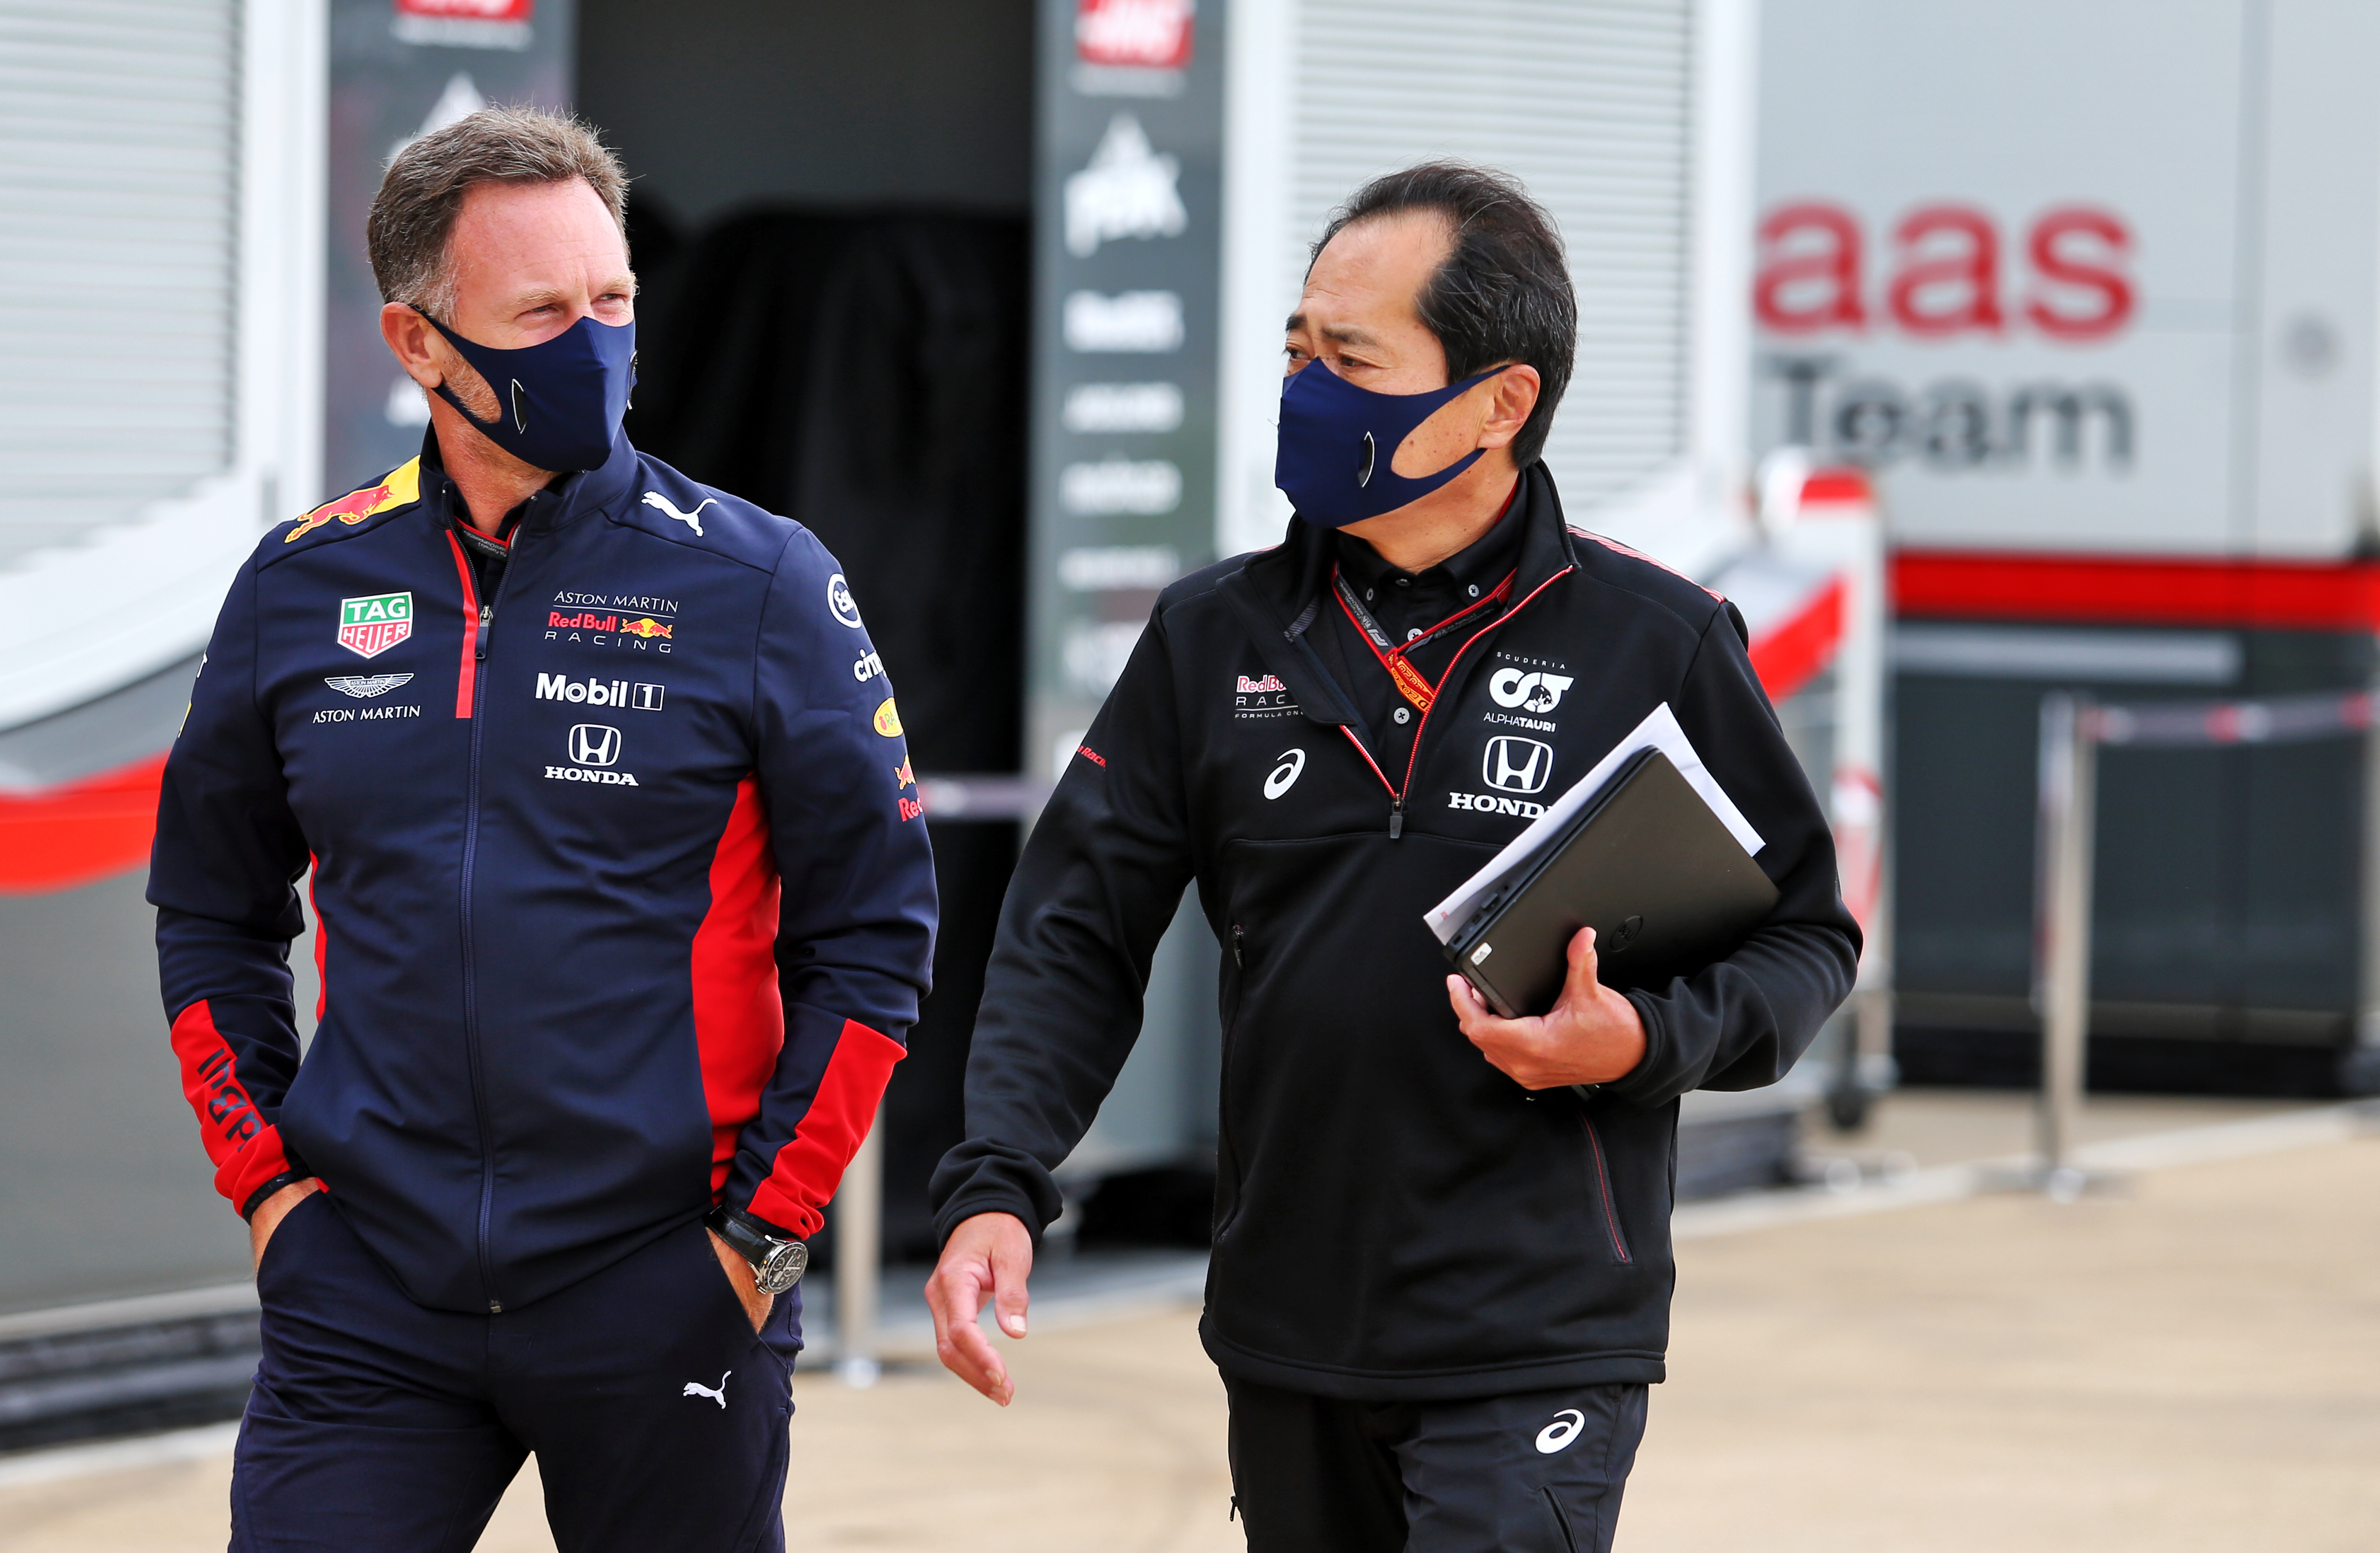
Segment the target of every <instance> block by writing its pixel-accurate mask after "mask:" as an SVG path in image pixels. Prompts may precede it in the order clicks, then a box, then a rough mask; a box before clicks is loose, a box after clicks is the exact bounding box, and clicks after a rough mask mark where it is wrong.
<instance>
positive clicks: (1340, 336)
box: [1281, 313, 1380, 346]
mask: <svg viewBox="0 0 2380 1553" xmlns="http://www.w3.org/2000/svg"><path fill="white" fill-rule="evenodd" d="M1281 328H1282V329H1283V330H1284V331H1285V332H1287V333H1289V334H1296V333H1297V332H1298V331H1299V330H1301V329H1304V328H1305V314H1304V313H1292V314H1290V315H1289V322H1286V323H1284V324H1282V325H1281ZM1322 337H1323V338H1324V339H1326V340H1333V341H1336V342H1337V343H1338V344H1340V345H1342V346H1373V345H1378V344H1379V343H1380V342H1379V340H1378V338H1377V337H1375V336H1374V335H1372V334H1366V332H1365V331H1363V330H1361V329H1353V328H1350V327H1348V326H1347V325H1346V324H1343V323H1338V324H1330V325H1326V326H1325V327H1324V328H1323V330H1322Z"/></svg>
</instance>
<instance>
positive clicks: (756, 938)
mask: <svg viewBox="0 0 2380 1553" xmlns="http://www.w3.org/2000/svg"><path fill="white" fill-rule="evenodd" d="M777 889H778V886H777V863H776V858H775V856H774V855H772V854H771V852H770V850H769V816H768V812H767V810H765V809H764V808H763V807H761V804H760V785H759V782H758V781H757V780H756V779H754V778H752V777H749V776H747V777H746V778H745V779H744V780H743V781H742V782H740V783H736V786H735V807H734V808H733V809H731V810H729V811H728V815H727V825H726V828H725V829H724V830H723V831H721V832H720V836H719V845H718V847H717V849H716V850H715V851H713V852H712V853H711V855H710V910H709V911H706V912H704V913H703V915H702V926H700V927H699V928H696V929H695V932H694V952H693V956H692V966H693V977H694V1039H695V1045H696V1047H697V1049H698V1050H699V1052H700V1053H701V1059H702V1098H703V1102H704V1103H705V1104H706V1105H707V1106H708V1107H709V1108H710V1190H711V1191H712V1192H713V1193H716V1192H718V1191H719V1190H720V1188H722V1187H723V1186H725V1185H726V1184H727V1171H728V1167H729V1166H730V1165H732V1164H733V1163H735V1140H736V1137H737V1135H738V1134H741V1133H742V1132H743V1130H744V1128H745V1125H746V1124H747V1122H750V1121H751V1120H752V1119H753V1118H754V1117H755V1116H758V1115H759V1113H760V1092H761V1091H762V1090H763V1089H765V1088H767V1087H768V1084H769V1076H770V1074H773V1073H775V1072H776V1071H777V1054H778V1053H779V1052H780V1051H782V1050H783V1049H784V1045H785V1003H784V999H783V995H782V994H781V993H780V992H779V990H778V988H777Z"/></svg>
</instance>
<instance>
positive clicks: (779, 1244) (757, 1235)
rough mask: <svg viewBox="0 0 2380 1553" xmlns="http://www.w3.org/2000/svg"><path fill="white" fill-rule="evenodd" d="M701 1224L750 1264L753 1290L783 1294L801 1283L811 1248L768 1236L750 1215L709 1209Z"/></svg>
mask: <svg viewBox="0 0 2380 1553" xmlns="http://www.w3.org/2000/svg"><path fill="white" fill-rule="evenodd" d="M702 1221H703V1222H704V1223H705V1224H707V1225H709V1226H710V1232H711V1233H713V1234H715V1235H717V1236H718V1237H719V1238H720V1239H721V1240H723V1241H725V1242H726V1243H727V1247H728V1249H729V1250H731V1251H733V1252H735V1254H736V1255H737V1256H741V1257H743V1258H744V1259H745V1260H746V1261H747V1262H749V1263H751V1264H752V1283H753V1286H754V1287H755V1288H757V1289H759V1291H760V1292H762V1293H763V1294H782V1293H783V1292H785V1291H786V1290H788V1289H790V1288H792V1287H793V1286H794V1285H795V1284H796V1283H799V1282H800V1281H801V1280H802V1274H803V1272H805V1271H806V1270H807V1268H808V1267H809V1265H810V1248H809V1247H808V1246H807V1245H804V1244H802V1243H801V1242H800V1241H797V1240H785V1239H783V1238H781V1237H779V1236H777V1235H773V1234H771V1233H770V1232H769V1231H767V1230H764V1229H762V1228H761V1227H760V1224H759V1220H758V1219H753V1218H752V1217H751V1216H750V1215H749V1214H744V1213H737V1212H735V1211H734V1210H732V1209H729V1208H725V1207H715V1208H712V1209H711V1210H710V1212H709V1213H707V1214H705V1215H703V1219H702Z"/></svg>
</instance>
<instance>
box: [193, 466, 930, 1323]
mask: <svg viewBox="0 0 2380 1553" xmlns="http://www.w3.org/2000/svg"><path fill="white" fill-rule="evenodd" d="M460 511H461V503H460V501H459V499H458V498H456V497H455V494H454V492H453V489H452V487H451V486H450V485H449V484H448V483H447V481H446V479H445V478H444V476H443V474H442V473H441V472H440V470H439V468H438V467H437V466H436V463H435V461H434V447H433V448H432V450H431V455H430V456H428V457H426V458H424V459H417V460H415V461H414V462H412V463H410V464H407V465H406V466H405V467H402V468H399V469H397V470H395V471H394V472H393V473H391V474H390V475H389V476H388V477H387V478H386V479H384V480H383V481H382V482H381V483H380V484H379V485H377V486H375V487H371V488H368V489H366V490H364V491H358V492H356V493H354V494H353V495H350V496H346V497H343V498H341V499H340V500H338V501H335V502H332V503H330V504H326V505H325V506H322V507H321V508H318V509H316V510H315V511H314V512H312V513H310V514H308V515H307V516H305V517H303V518H300V519H298V520H297V522H296V523H295V524H293V525H291V526H290V527H288V528H276V529H275V530H274V531H273V532H271V533H269V534H268V535H267V536H266V537H265V538H264V540H262V541H261V543H260V544H259V545H258V547H257V550H256V553H255V555H254V556H253V557H252V558H251V559H250V560H249V563H248V564H246V565H245V566H243V567H242V568H241V570H240V572H239V575H238V576H237V579H236V580H235V581H234V582H233V584H232V588H231V592H230V595H229V597H228V598H227V599H226V600H225V603H224V608H223V613H222V616H221V617H220V619H219V620H218V621H217V623H216V625H215V632H214V637H213V640H212V642H211V643H210V644H209V647H208V649H207V658H206V662H205V666H204V668H202V669H201V670H200V674H199V678H198V683H197V686H196V687H195V688H194V690H193V692H192V696H191V701H190V710H189V713H188V719H187V721H186V722H185V723H184V725H183V728H182V731H181V734H180V735H179V736H178V737H177V738H176V741H175V744H174V749H173V753H172V756H171V758H169V759H168V760H167V762H166V766H165V778H164V794H163V795H162V798H161V801H160V803H159V806H158V817H157V842H156V850H155V854H154V857H153V859H152V867H151V873H150V885H149V899H150V901H151V902H152V904H155V905H156V907H157V908H158V909H157V944H158V959H159V965H160V969H161V973H162V979H163V983H164V1000H165V1012H166V1016H167V1018H168V1019H169V1020H170V1021H171V1023H172V1026H173V1046H174V1050H175V1052H176V1056H177V1057H178V1058H179V1059H180V1062H181V1071H182V1081H183V1085H184V1087H185V1089H186V1091H187V1093H188V1096H189V1098H190V1102H191V1104H192V1105H193V1106H194V1107H195V1108H196V1110H197V1111H198V1116H199V1123H200V1129H201V1131H202V1132H203V1134H204V1136H205V1141H206V1147H207V1151H208V1154H209V1155H210V1157H211V1158H212V1159H213V1161H214V1164H215V1183H216V1185H217V1187H218V1188H219V1189H220V1190H221V1191H222V1192H223V1193H224V1195H225V1196H226V1197H228V1198H230V1199H231V1201H232V1203H233V1204H234V1206H235V1207H240V1208H241V1209H242V1210H243V1211H246V1210H247V1209H248V1208H249V1207H251V1206H252V1204H251V1201H250V1199H251V1198H253V1197H254V1196H255V1195H257V1194H258V1192H259V1190H260V1189H261V1187H263V1186H265V1185H266V1184H268V1183H272V1182H273V1181H274V1180H275V1179H276V1178H279V1177H282V1176H285V1175H286V1174H288V1173H289V1172H292V1171H299V1172H308V1173H311V1174H314V1175H318V1176H320V1177H321V1178H322V1181H323V1183H325V1184H326V1185H327V1186H328V1187H329V1188H330V1190H331V1191H332V1193H333V1194H334V1197H335V1200H336V1201H337V1203H338V1205H339V1207H340V1208H341V1209H342V1211H343V1213H344V1215H345V1217H346V1219H347V1220H348V1221H349V1222H350V1223H351V1224H353V1225H354V1227H355V1229H356V1231H358V1234H360V1235H361V1236H362V1237H363V1239H364V1240H365V1242H366V1243H367V1244H369V1245H370V1247H371V1248H372V1250H373V1251H375V1252H376V1253H378V1254H379V1256H380V1257H381V1259H382V1260H383V1261H384V1262H385V1263H386V1264H387V1265H388V1266H389V1268H391V1270H392V1271H393V1272H394V1273H395V1275H396V1277H397V1278H398V1280H400V1281H401V1282H402V1283H403V1284H404V1286H405V1288H406V1291H407V1292H408V1293H409V1294H411V1295H412V1297H413V1298H414V1299H415V1300H417V1301H419V1303H421V1304H426V1305H430V1306H432V1307H435V1308H438V1309H443V1310H454V1311H479V1312H494V1311H501V1310H504V1309H505V1308H507V1307H509V1306H515V1305H520V1304H527V1303H528V1302H529V1301H532V1300H535V1299H538V1298H539V1297H540V1296H542V1295H545V1294H548V1293H551V1292H553V1291H554V1290H556V1289H559V1288H562V1287H564V1286H565V1285H567V1284H569V1283H571V1282H573V1281H575V1280H577V1279H579V1278H582V1277H584V1276H586V1275H587V1274H589V1273H591V1272H593V1271H595V1270H597V1269H598V1268H602V1267H603V1266H605V1265H607V1264H608V1263H610V1262H612V1261H613V1260H616V1259H617V1258H619V1257H621V1256H625V1255H627V1254H628V1253H629V1252H631V1251H633V1250H635V1249H637V1247H638V1246H640V1245H642V1244H645V1243H646V1242H648V1241H650V1240H652V1239H653V1238H655V1237H657V1236H659V1235H662V1234H664V1233H666V1232H668V1231H670V1230H672V1229H674V1228H676V1227H678V1226H680V1225H682V1224H684V1223H686V1221H687V1220H688V1219H693V1218H696V1217H698V1216H700V1215H701V1214H702V1213H704V1212H705V1211H707V1210H708V1209H709V1208H710V1206H711V1204H712V1203H713V1202H714V1201H724V1202H725V1203H727V1204H729V1205H730V1206H732V1207H738V1208H743V1209H746V1210H747V1211H748V1212H750V1213H751V1214H753V1215H754V1216H755V1217H757V1218H759V1219H762V1220H765V1221H766V1222H768V1223H770V1224H772V1225H774V1226H776V1227H778V1228H779V1229H780V1230H781V1231H786V1232H790V1233H793V1234H795V1235H803V1236H807V1235H808V1234H810V1233H811V1232H813V1231H816V1230H817V1229H818V1227H819V1225H820V1221H821V1219H822V1215H823V1209H824V1207H825V1205H826V1202H827V1200H828V1198H829V1197H831V1196H832V1195H833V1192H834V1189H835V1186H836V1184H837V1183H838V1182H839V1181H840V1180H841V1178H842V1174H843V1171H844V1166H845V1165H846V1164H847V1163H848V1162H849V1160H850V1159H851V1156H852V1154H853V1152H854V1151H855V1150H856V1148H857V1147H858V1146H859V1142H860V1140H861V1138H862V1137H863V1136H865V1135H866V1133H867V1131H868V1126H869V1124H870V1122H872V1120H873V1118H874V1116H875V1113H876V1107H877V1101H878V1098H879V1097H880V1095H881V1094H882V1092H883V1089H884V1086H885V1083H886V1081H887V1080H888V1079H889V1078H890V1077H891V1075H892V1064H893V1063H894V1062H897V1061H899V1059H900V1058H901V1056H902V1055H903V1052H904V1047H903V1045H902V1041H903V1039H904V1037H905V1034H906V1032H907V1030H908V1027H909V1026H910V1025H912V1024H914V1023H915V1022H916V1019H917V1000H918V998H919V997H920V996H921V995H922V993H923V992H924V990H925V989H926V984H927V977H928V970H929V965H930V963H931V958H932V951H933V936H934V925H935V900H934V882H933V869H932V860H931V857H930V855H929V851H928V847H927V842H926V831H925V824H924V821H923V820H922V819H921V818H920V808H919V804H918V801H917V786H916V783H915V781H914V778H913V776H912V774H911V772H910V770H909V760H908V751H907V748H906V746H905V744H904V742H903V738H902V732H901V722H900V717H899V714H898V712H897V711H896V710H895V708H894V705H893V700H892V685H891V683H890V681H888V680H887V679H886V677H885V675H884V671H883V667H882V664H881V663H880V661H879V660H878V658H877V656H876V654H875V652H874V651H873V650H872V649H871V648H870V646H869V643H868V632H867V628H866V626H865V625H864V624H863V623H862V621H861V618H860V614H859V610H858V607H857V605H856V603H855V602H854V601H853V600H852V596H851V592H850V589H849V588H847V587H845V586H844V579H843V577H842V576H841V574H840V572H839V571H838V569H837V567H836V564H835V561H834V558H833V557H832V555H830V554H828V553H827V552H826V550H825V548H824V547H823V546H821V545H820V543H819V542H818V540H816V539H815V538H813V537H812V536H811V535H810V533H809V532H808V531H807V530H806V529H804V528H801V527H800V526H799V525H798V524H795V523H792V522H789V521H787V520H786V519H783V518H781V517H775V516H771V515H769V514H767V513H764V512H761V511H759V510H758V509H757V508H755V507H753V506H751V505H750V504H747V503H744V502H740V501H738V500H736V499H735V498H734V497H732V496H728V495H725V494H723V493H722V492H720V491H711V490H709V489H707V488H705V487H702V486H699V485H697V484H695V483H694V482H693V481H691V480H688V479H686V478H685V477H683V476H681V475H679V474H678V473H677V472H676V471H674V470H673V469H671V468H669V467H667V466H665V465H662V464H661V463H659V462H657V461H655V460H653V459H650V458H647V457H644V456H643V455H639V454H638V453H637V452H636V451H635V449H633V448H631V447H630V446H629V445H628V443H627V441H626V439H625V437H624V438H621V439H620V440H619V441H618V442H617V443H616V444H615V445H614V448H613V455H612V457H611V459H610V461H609V462H608V463H606V464H605V465H604V466H603V467H601V469H596V470H592V471H589V472H588V473H586V474H582V475H577V476H574V477H572V478H570V479H567V480H565V481H564V482H562V483H561V484H560V485H559V486H558V487H557V488H556V489H553V490H551V491H543V492H540V494H539V495H538V496H536V497H535V498H533V499H532V500H531V501H530V503H529V504H528V513H527V514H526V515H525V516H523V518H522V519H521V521H520V524H519V526H518V527H517V528H516V529H515V530H514V532H513V535H512V539H511V554H510V556H509V559H508V562H507V564H506V566H505V567H504V575H503V581H502V583H501V584H500V585H499V586H498V587H497V588H496V590H495V596H494V597H492V598H487V599H482V598H480V597H479V596H478V589H477V588H476V587H475V586H474V583H473V576H472V571H471V568H470V566H469V565H468V563H467V560H466V557H465V554H464V552H463V550H462V548H461V545H460V543H459V541H458V540H457V539H456V537H455V534H454V532H453V529H452V521H451V520H452V516H453V515H455V514H457V513H459V512H460ZM309 867H311V869H312V883H311V890H312V900H313V904H314V907H315V910H316V913H317V915H318V916H319V917H320V919H321V924H322V932H321V934H320V936H319V938H318V939H317V940H316V942H317V946H318V947H317V951H316V952H317V957H318V960H319V962H320V964H321V968H322V1003H321V1006H320V1008H319V1009H318V1011H317V1012H318V1015H319V1025H318V1026H317V1029H316V1033H315V1035H314V1037H313V1040H312V1042H311V1044H310V1046H309V1047H308V1048H307V1049H306V1051H305V1053H304V1058H303V1061H302V1062H301V1061H300V1058H299V1049H298V1043H297V1031H296V1025H295V1021H294V1010H293V1007H292V998H291V981H290V977H289V971H288V952H289V943H290V940H292V939H293V938H294V937H296V936H297V934H298V933H299V932H300V931H301V930H302V928H303V920H304V919H303V917H302V916H301V914H300V912H299V909H298V903H297V881H298V880H301V879H303V878H304V877H305V875H306V873H307V870H308V868H309Z"/></svg>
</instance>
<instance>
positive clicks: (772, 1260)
mask: <svg viewBox="0 0 2380 1553" xmlns="http://www.w3.org/2000/svg"><path fill="white" fill-rule="evenodd" d="M809 1265H810V1248H809V1247H808V1246H807V1245H805V1244H802V1243H801V1242H800V1241H797V1240H795V1241H786V1242H784V1243H783V1244H780V1245H779V1246H778V1247H777V1249H776V1250H774V1251H771V1253H769V1259H768V1260H767V1261H765V1262H762V1263H761V1264H760V1267H759V1271H758V1273H757V1274H756V1276H755V1277H754V1279H753V1282H754V1283H756V1284H757V1285H758V1286H759V1290H760V1292H762V1293H764V1294H782V1293H783V1292H785V1291H786V1290H788V1289H790V1288H792V1287H793V1286H794V1285H795V1284H796V1283H799V1282H800V1281H801V1280H802V1274H803V1272H804V1271H805V1270H807V1268H808V1267H809Z"/></svg>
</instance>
